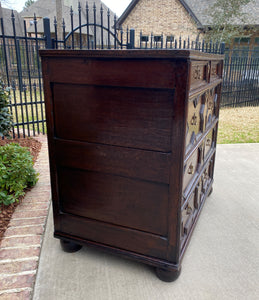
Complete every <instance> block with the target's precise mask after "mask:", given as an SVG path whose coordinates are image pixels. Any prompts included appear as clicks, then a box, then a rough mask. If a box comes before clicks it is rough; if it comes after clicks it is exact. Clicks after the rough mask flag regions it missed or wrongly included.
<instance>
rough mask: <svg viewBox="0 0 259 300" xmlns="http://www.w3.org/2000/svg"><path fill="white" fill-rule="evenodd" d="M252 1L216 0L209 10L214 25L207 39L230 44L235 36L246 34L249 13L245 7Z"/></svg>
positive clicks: (252, 0)
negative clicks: (245, 26) (245, 10)
mask: <svg viewBox="0 0 259 300" xmlns="http://www.w3.org/2000/svg"><path fill="white" fill-rule="evenodd" d="M250 2H254V0H216V2H215V3H214V4H213V5H212V6H211V7H210V8H209V11H208V12H207V13H208V15H209V17H210V18H211V24H212V25H211V27H210V28H209V30H208V32H207V33H206V39H207V40H212V41H213V42H216V41H218V42H225V43H227V44H228V43H230V42H231V40H232V39H233V38H234V37H242V36H244V35H245V28H244V25H245V24H246V21H247V14H246V13H245V12H244V11H243V8H244V6H246V5H247V4H249V3H250ZM249 21H251V20H249Z"/></svg>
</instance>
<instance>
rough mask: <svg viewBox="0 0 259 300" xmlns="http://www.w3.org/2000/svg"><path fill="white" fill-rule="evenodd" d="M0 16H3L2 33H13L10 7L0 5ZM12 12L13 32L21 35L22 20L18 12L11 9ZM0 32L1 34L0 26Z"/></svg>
mask: <svg viewBox="0 0 259 300" xmlns="http://www.w3.org/2000/svg"><path fill="white" fill-rule="evenodd" d="M0 13H1V14H2V15H0V17H3V22H4V34H5V35H13V23H12V19H11V16H12V9H8V8H3V7H1V6H0ZM13 14H14V17H15V32H16V36H22V35H23V21H22V18H21V17H20V15H19V13H18V12H17V11H16V10H13ZM0 34H2V28H1V26H0Z"/></svg>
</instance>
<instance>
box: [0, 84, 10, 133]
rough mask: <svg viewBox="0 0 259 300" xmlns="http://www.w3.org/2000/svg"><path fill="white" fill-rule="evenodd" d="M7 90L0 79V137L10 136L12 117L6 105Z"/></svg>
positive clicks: (7, 98)
mask: <svg viewBox="0 0 259 300" xmlns="http://www.w3.org/2000/svg"><path fill="white" fill-rule="evenodd" d="M8 100H9V92H8V89H7V88H5V87H4V84H3V82H2V81H1V79H0V137H3V136H5V137H10V135H9V133H10V131H11V128H12V125H13V118H12V115H11V113H10V110H9V107H8Z"/></svg>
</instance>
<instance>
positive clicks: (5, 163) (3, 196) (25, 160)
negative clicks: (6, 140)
mask: <svg viewBox="0 0 259 300" xmlns="http://www.w3.org/2000/svg"><path fill="white" fill-rule="evenodd" d="M37 180H38V174H37V173H36V172H35V170H34V169H33V160H32V156H31V154H30V152H29V151H28V149H27V148H24V147H21V146H20V145H19V144H15V143H11V144H6V145H5V146H0V204H1V203H3V204H4V205H9V204H11V203H14V202H15V201H18V198H19V197H20V196H23V195H24V194H25V193H24V189H25V188H27V187H32V186H34V185H35V184H36V182H37Z"/></svg>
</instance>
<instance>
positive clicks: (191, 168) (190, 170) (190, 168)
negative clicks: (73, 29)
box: [188, 164, 194, 175]
mask: <svg viewBox="0 0 259 300" xmlns="http://www.w3.org/2000/svg"><path fill="white" fill-rule="evenodd" d="M193 173H194V167H193V164H190V166H189V169H188V174H190V175H192V174H193Z"/></svg>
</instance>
